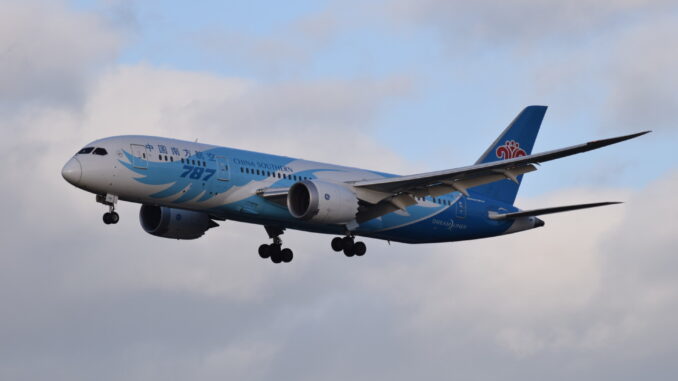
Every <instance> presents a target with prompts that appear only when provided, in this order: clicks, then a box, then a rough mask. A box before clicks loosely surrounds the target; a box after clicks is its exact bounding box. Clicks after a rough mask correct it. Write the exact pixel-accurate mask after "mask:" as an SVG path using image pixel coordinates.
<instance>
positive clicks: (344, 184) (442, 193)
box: [61, 106, 650, 263]
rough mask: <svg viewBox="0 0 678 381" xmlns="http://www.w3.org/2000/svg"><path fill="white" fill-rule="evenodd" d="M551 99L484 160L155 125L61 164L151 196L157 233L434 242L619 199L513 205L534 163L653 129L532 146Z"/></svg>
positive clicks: (361, 246)
mask: <svg viewBox="0 0 678 381" xmlns="http://www.w3.org/2000/svg"><path fill="white" fill-rule="evenodd" d="M546 109H547V107H546V106H528V107H526V108H525V109H524V110H523V111H522V112H520V113H519V114H518V116H517V117H516V118H515V119H514V120H513V121H512V122H511V123H510V124H509V126H508V127H506V129H505V130H504V131H503V132H502V133H501V134H500V135H499V137H498V138H497V139H496V140H495V141H494V142H493V143H492V144H491V145H490V146H489V147H488V148H487V150H486V151H485V152H484V153H483V154H482V155H481V156H480V158H479V159H478V160H477V161H476V162H475V164H473V165H469V166H465V167H459V168H454V169H447V170H442V171H435V172H428V173H419V174H414V175H407V176H399V175H394V174H390V173H383V172H378V171H372V170H366V169H359V168H350V167H345V166H340V165H333V164H327V163H320V162H314V161H308V160H302V159H295V158H291V157H285V156H276V155H269V154H265V153H258V152H251V151H245V150H240V149H234V148H227V147H221V146H215V145H210V144H203V143H197V142H188V141H182V140H176V139H169V138H162V137H153V136H140V135H139V136H136V135H128V136H115V137H108V138H104V139H100V140H96V141H93V142H91V143H89V144H87V145H86V146H85V147H84V148H82V149H81V150H80V151H78V152H77V153H76V154H75V155H74V156H73V157H72V158H71V159H70V160H68V162H67V163H66V164H65V166H64V167H63V169H62V172H61V173H62V176H63V177H64V179H65V180H66V181H68V182H69V183H70V184H72V185H74V186H76V187H78V188H81V189H83V190H85V191H88V192H91V193H94V194H95V195H96V201H97V202H99V203H102V204H104V205H106V206H108V208H109V209H108V212H106V213H105V214H104V215H103V221H104V223H105V224H116V223H117V222H118V221H119V219H120V217H119V215H118V213H116V211H115V207H116V204H117V202H118V201H120V200H122V201H128V202H133V203H139V204H141V208H140V211H139V219H140V222H141V227H142V228H143V229H144V230H145V231H146V232H147V233H150V234H152V235H154V236H158V237H164V238H173V239H196V238H199V237H201V236H203V235H204V234H205V232H206V231H207V230H209V229H211V228H214V227H217V226H219V225H218V223H217V221H225V220H233V221H240V222H246V223H253V224H259V225H263V226H264V228H265V230H266V233H267V234H268V238H269V239H271V240H272V243H270V244H266V243H264V244H262V245H261V246H260V247H259V250H258V253H259V255H260V256H261V257H262V258H264V259H267V258H269V259H270V260H271V261H272V262H274V263H281V262H284V263H288V262H290V261H292V258H293V256H294V255H293V252H292V250H291V249H289V248H283V247H282V239H281V238H280V236H281V235H282V234H283V232H284V231H285V230H286V229H296V230H302V231H307V232H314V233H323V234H330V235H335V237H334V238H333V239H332V240H331V247H332V249H333V250H334V251H336V252H341V251H343V253H344V254H345V255H346V256H348V257H353V256H357V257H359V256H362V255H364V254H365V253H366V251H367V247H366V245H365V243H363V242H361V241H356V237H359V236H362V237H369V238H376V239H381V240H387V241H389V243H390V242H391V241H393V242H403V243H410V244H414V243H432V242H452V241H461V240H471V239H478V238H486V237H493V236H498V235H503V234H511V233H516V232H520V231H525V230H529V229H534V228H538V227H542V226H544V221H543V220H541V219H539V218H537V216H541V215H545V214H551V213H559V212H565V211H571V210H577V209H584V208H592V207H598V206H604V205H611V204H617V203H618V202H596V203H588V204H578V205H567V206H557V207H548V208H542V209H533V210H521V209H519V208H517V207H516V206H514V202H515V199H516V195H517V193H518V189H519V187H520V184H521V182H522V177H523V175H524V174H526V173H529V172H533V171H535V170H536V169H537V165H540V164H541V163H544V162H547V161H550V160H555V159H560V158H563V157H566V156H570V155H574V154H578V153H582V152H586V151H591V150H594V149H598V148H601V147H604V146H607V145H611V144H615V143H619V142H622V141H625V140H628V139H632V138H635V137H638V136H641V135H644V134H646V133H648V132H650V131H644V132H639V133H635V134H631V135H625V136H620V137H615V138H610V139H603V140H597V141H591V142H588V143H584V144H578V145H574V146H570V147H566V148H561V149H555V150H551V151H546V152H542V153H538V154H532V147H533V146H534V142H535V140H536V137H537V133H538V132H539V128H540V126H541V123H542V120H543V118H544V115H545V113H546Z"/></svg>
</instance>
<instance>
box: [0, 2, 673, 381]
mask: <svg viewBox="0 0 678 381" xmlns="http://www.w3.org/2000/svg"><path fill="white" fill-rule="evenodd" d="M676 46H678V6H677V5H676V2H675V1H662V0H655V1H653V0H615V1H613V0H601V1H596V2H590V1H584V0H575V1H569V2H551V1H537V0H504V1H490V0H481V1H457V0H393V1H378V0H375V1H368V2H365V1H352V0H349V1H285V2H270V1H258V0H256V1H247V2H232V1H200V2H191V3H190V4H189V3H188V2H185V1H160V0H148V1H141V0H139V1H124V0H73V1H66V0H64V1H50V0H45V1H32V0H29V1H26V0H21V1H20V0H0V126H1V128H2V131H3V132H4V135H5V136H4V138H3V139H0V162H2V163H3V164H4V165H5V169H4V170H3V173H2V175H1V177H0V179H1V180H2V184H3V190H2V197H1V198H0V207H2V211H3V216H4V218H2V219H0V242H2V246H1V250H0V379H2V380H45V379H49V380H69V381H72V380H92V379H97V380H167V379H170V380H172V379H177V380H185V379H196V380H224V379H248V380H271V379H281V380H292V379H294V380H318V379H323V380H346V379H354V380H374V379H390V380H412V379H445V380H447V379H470V380H497V379H502V380H504V379H516V380H524V379H551V380H573V379H577V380H600V379H618V380H637V379H653V380H674V379H676V377H678V364H677V363H676V361H675V359H676V358H678V324H677V323H676V316H678V255H677V254H676V253H678V234H677V233H678V218H677V217H676V216H677V215H678V200H677V199H676V196H675V193H676V190H677V189H678V156H677V155H676V153H675V152H676V149H675V145H676V143H678V116H676V110H678V93H677V92H676V89H678V74H677V73H678V72H677V69H676V68H678V51H677V50H676V49H675V47H676ZM529 104H546V105H549V106H550V108H549V111H548V113H547V115H546V118H545V120H544V124H543V126H542V131H541V133H540V136H539V138H538V139H537V143H536V146H535V150H536V151H544V150H548V149H552V148H557V147H561V146H565V145H570V144H576V143H580V142H584V141H586V140H592V139H598V138H604V137H610V136H615V135H620V134H624V133H629V132H635V131H642V130H647V129H652V130H654V133H652V134H650V135H647V136H643V137H641V138H639V139H636V140H633V141H629V142H624V143H621V144H620V145H616V146H612V147H607V148H604V149H602V150H600V151H596V152H592V153H586V154H583V155H578V156H574V157H570V158H566V159H562V160H558V161H556V162H549V163H545V164H544V165H542V166H541V167H540V168H539V169H540V170H539V171H537V172H535V173H531V174H529V175H526V177H525V179H524V181H523V186H522V189H521V193H520V194H519V197H518V200H517V205H518V206H519V207H523V208H533V207H546V206H553V205H559V204H568V203H580V202H595V201H607V200H610V201H624V202H625V203H624V204H623V205H618V206H610V207H606V208H599V209H593V210H586V211H579V212H572V213H566V214H562V215H552V216H547V217H546V218H544V220H545V221H546V227H544V228H541V229H536V230H534V231H529V232H524V233H520V234H516V235H511V236H506V237H498V238H493V239H486V240H481V241H470V242H462V243H448V244H435V245H416V246H412V245H404V244H392V245H390V246H389V245H388V244H387V243H386V242H381V241H374V240H366V243H367V245H368V253H367V255H366V256H365V257H362V258H350V259H349V258H346V257H344V256H343V255H340V254H336V253H334V252H332V251H331V249H330V245H329V241H330V238H331V237H330V236H320V235H313V234H309V233H300V232H287V233H286V234H285V235H284V236H283V240H284V242H285V244H286V245H287V246H290V247H292V248H293V249H294V250H295V259H294V261H293V262H292V263H291V264H289V265H274V264H272V263H271V262H270V261H264V260H261V259H260V258H259V257H258V255H257V253H256V249H257V247H258V245H259V244H261V243H263V242H264V241H266V234H265V232H264V230H263V228H262V227H260V226H255V225H247V224H239V223H235V222H225V223H223V224H222V227H221V228H218V229H214V230H210V231H209V232H208V233H207V234H206V235H205V236H204V237H203V238H201V239H199V240H196V241H189V242H179V241H173V240H166V239H162V238H157V237H153V236H150V235H148V234H146V233H145V232H143V230H142V229H141V227H140V225H139V222H138V217H137V216H138V205H135V204H122V205H120V207H119V212H120V214H121V222H120V223H119V224H118V225H115V226H113V225H111V226H105V225H104V224H103V223H101V214H102V213H103V212H104V211H105V210H104V207H103V206H102V205H100V204H97V203H95V201H94V196H93V195H90V194H87V193H85V192H83V191H80V190H78V189H76V188H74V187H72V186H70V185H69V184H67V183H66V182H65V181H64V180H63V179H62V178H61V175H60V169H61V167H62V165H63V164H64V163H65V162H66V161H67V160H68V158H69V157H70V156H72V155H73V153H74V152H76V151H77V150H78V149H79V148H81V147H82V146H84V145H85V144H86V143H88V142H89V141H92V140H94V139H97V138H101V137H105V136H110V135H116V134H123V133H135V134H153V135H163V136H170V137H176V138H180V139H190V140H194V139H196V138H198V139H199V140H200V141H203V142H210V143H213V144H221V145H226V146H233V147H239V148H245V149H251V150H259V151H266V152H271V153H276V154H284V155H289V156H295V157H302V158H307V159H314V160H321V161H329V162H335V163H339V164H347V165H354V166H362V167H367V168H370V169H375V170H383V171H390V172H394V173H401V174H409V173H416V172H419V171H429V170H439V169H445V168H452V167H456V166H462V165H466V164H470V163H472V162H474V161H475V159H476V158H477V156H479V155H480V154H481V153H482V152H483V151H484V149H485V148H486V146H487V145H488V144H489V143H490V142H491V141H492V140H494V138H495V137H496V135H497V134H498V133H499V132H500V131H501V130H502V129H503V128H504V127H505V126H506V124H507V123H508V122H510V120H511V119H512V118H513V117H514V116H515V115H516V114H517V113H518V112H519V111H520V110H521V109H522V108H523V107H524V106H526V105H529Z"/></svg>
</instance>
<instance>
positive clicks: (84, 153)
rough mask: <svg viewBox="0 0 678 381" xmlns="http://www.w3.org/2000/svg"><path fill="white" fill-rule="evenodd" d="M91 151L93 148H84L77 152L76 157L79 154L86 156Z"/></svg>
mask: <svg viewBox="0 0 678 381" xmlns="http://www.w3.org/2000/svg"><path fill="white" fill-rule="evenodd" d="M92 150H94V147H85V148H83V149H81V150H80V151H78V153H77V154H76V155H79V154H82V155H86V154H88V153H90V152H92Z"/></svg>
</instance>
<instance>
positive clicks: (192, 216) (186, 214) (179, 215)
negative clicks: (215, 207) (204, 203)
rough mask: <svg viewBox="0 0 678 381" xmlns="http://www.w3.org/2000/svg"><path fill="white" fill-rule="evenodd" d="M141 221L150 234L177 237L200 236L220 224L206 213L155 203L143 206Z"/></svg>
mask: <svg viewBox="0 0 678 381" xmlns="http://www.w3.org/2000/svg"><path fill="white" fill-rule="evenodd" d="M139 221H141V227H142V228H143V229H144V230H145V231H146V233H148V234H152V235H154V236H158V237H163V238H176V239H196V238H200V237H202V236H203V234H205V232H206V231H207V230H208V229H210V228H213V227H216V226H219V225H218V224H217V223H216V222H214V221H212V220H211V219H210V217H209V216H208V215H207V214H206V213H201V212H194V211H191V210H183V209H174V208H167V207H164V206H154V205H142V206H141V209H140V210H139Z"/></svg>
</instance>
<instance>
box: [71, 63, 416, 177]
mask: <svg viewBox="0 0 678 381" xmlns="http://www.w3.org/2000/svg"><path fill="white" fill-rule="evenodd" d="M412 86H413V85H412V82H411V81H410V80H409V79H408V78H404V77H390V78H384V79H364V80H363V79H360V80H358V79H356V80H346V81H338V80H316V81H284V82H277V83H262V82H256V81H253V80H248V79H242V78H224V77H218V76H214V75H211V74H206V73H193V72H186V71H178V70H170V69H157V68H153V67H150V66H146V65H137V66H120V67H117V68H116V69H114V70H111V71H110V72H108V73H107V74H106V75H104V76H102V77H101V78H100V79H99V80H98V82H97V83H96V84H95V85H94V91H93V93H92V96H91V97H90V98H89V100H88V102H87V104H86V106H85V120H84V121H83V125H85V126H87V132H86V133H85V134H83V135H84V136H86V138H85V140H86V139H92V140H93V139H95V138H98V137H100V136H102V131H106V134H108V135H116V134H125V133H146V134H151V135H153V134H155V135H170V136H176V137H178V138H184V139H187V140H194V139H196V138H199V139H200V141H206V142H207V141H209V142H212V143H215V144H219V143H220V144H223V145H226V146H231V147H239V148H244V149H252V150H259V151H266V152H271V153H277V154H281V155H286V156H292V157H299V156H305V158H307V159H311V160H326V161H334V162H337V158H340V159H339V160H338V161H339V162H341V163H342V164H346V165H360V164H361V163H364V162H365V160H370V161H373V162H374V163H375V169H382V170H397V169H401V170H402V168H407V166H406V165H405V164H404V163H403V161H402V159H400V158H399V157H397V156H396V155H395V154H394V153H393V152H389V151H388V150H386V149H384V148H383V147H381V146H380V145H379V144H378V142H376V141H374V139H373V138H371V137H370V136H369V132H370V130H372V129H373V128H374V120H375V119H376V117H377V116H378V113H379V111H380V108H381V107H382V106H383V105H384V104H385V103H386V102H387V101H389V100H390V99H394V98H398V97H404V96H407V95H408V94H409V93H410V92H411V89H412ZM84 143H85V141H83V143H82V144H84Z"/></svg>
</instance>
